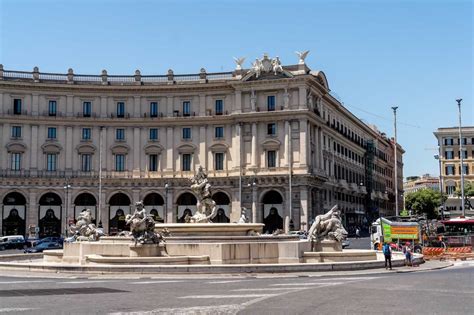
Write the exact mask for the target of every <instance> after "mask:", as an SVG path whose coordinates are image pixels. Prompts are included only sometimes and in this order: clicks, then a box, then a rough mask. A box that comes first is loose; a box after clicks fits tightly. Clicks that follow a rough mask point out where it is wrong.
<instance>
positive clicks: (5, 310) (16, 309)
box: [0, 307, 37, 313]
mask: <svg viewBox="0 0 474 315" xmlns="http://www.w3.org/2000/svg"><path fill="white" fill-rule="evenodd" d="M32 310H37V308H26V307H11V308H0V313H9V312H26V311H32Z"/></svg>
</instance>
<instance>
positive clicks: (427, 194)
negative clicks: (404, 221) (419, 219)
mask: <svg viewBox="0 0 474 315" xmlns="http://www.w3.org/2000/svg"><path fill="white" fill-rule="evenodd" d="M440 205H441V194H440V193H439V192H438V191H434V190H433V189H428V188H425V189H421V190H418V191H416V192H413V193H409V194H407V195H406V197H405V207H406V208H407V209H410V210H412V211H413V212H414V213H416V214H418V215H423V214H426V215H427V217H428V219H436V218H437V217H438V208H439V206H440Z"/></svg>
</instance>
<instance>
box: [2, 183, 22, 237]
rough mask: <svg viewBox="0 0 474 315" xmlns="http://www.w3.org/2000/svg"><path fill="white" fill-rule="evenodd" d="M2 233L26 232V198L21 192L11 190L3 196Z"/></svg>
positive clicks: (16, 233) (18, 233)
mask: <svg viewBox="0 0 474 315" xmlns="http://www.w3.org/2000/svg"><path fill="white" fill-rule="evenodd" d="M1 219H2V235H23V236H25V233H26V198H25V196H23V194H21V193H19V192H10V193H8V194H7V195H5V197H4V198H3V209H2V217H1Z"/></svg>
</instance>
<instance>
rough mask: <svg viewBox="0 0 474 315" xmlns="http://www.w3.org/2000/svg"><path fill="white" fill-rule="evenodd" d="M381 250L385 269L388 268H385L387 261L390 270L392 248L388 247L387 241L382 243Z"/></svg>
mask: <svg viewBox="0 0 474 315" xmlns="http://www.w3.org/2000/svg"><path fill="white" fill-rule="evenodd" d="M382 252H383V255H384V257H385V269H388V268H387V263H388V267H390V270H392V249H391V248H390V245H388V243H387V242H385V243H384V244H383V247H382Z"/></svg>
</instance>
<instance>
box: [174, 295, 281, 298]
mask: <svg viewBox="0 0 474 315" xmlns="http://www.w3.org/2000/svg"><path fill="white" fill-rule="evenodd" d="M277 295H278V294H226V295H224V294H218V295H189V296H180V297H178V299H241V298H260V297H271V296H277Z"/></svg>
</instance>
